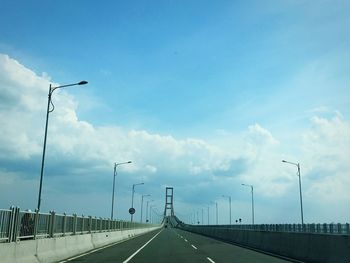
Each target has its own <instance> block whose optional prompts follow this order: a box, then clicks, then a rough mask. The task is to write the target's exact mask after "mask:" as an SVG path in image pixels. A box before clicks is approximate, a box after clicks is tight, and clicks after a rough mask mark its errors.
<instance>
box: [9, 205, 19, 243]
mask: <svg viewBox="0 0 350 263" xmlns="http://www.w3.org/2000/svg"><path fill="white" fill-rule="evenodd" d="M10 210H11V212H10V216H9V217H10V218H9V220H10V224H9V227H8V230H7V231H8V242H14V241H16V235H15V229H16V227H15V224H16V212H17V208H16V207H14V206H11V207H10Z"/></svg>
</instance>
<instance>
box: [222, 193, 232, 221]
mask: <svg viewBox="0 0 350 263" xmlns="http://www.w3.org/2000/svg"><path fill="white" fill-rule="evenodd" d="M222 197H228V204H229V208H230V225H231V223H232V222H231V196H229V195H223V196H222Z"/></svg>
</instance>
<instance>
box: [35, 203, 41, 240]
mask: <svg viewBox="0 0 350 263" xmlns="http://www.w3.org/2000/svg"><path fill="white" fill-rule="evenodd" d="M39 216H40V215H39V210H38V209H35V215H34V233H33V234H34V237H33V239H36V235H37V234H38V227H39Z"/></svg>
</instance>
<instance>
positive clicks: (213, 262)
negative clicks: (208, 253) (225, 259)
mask: <svg viewBox="0 0 350 263" xmlns="http://www.w3.org/2000/svg"><path fill="white" fill-rule="evenodd" d="M207 259H208V260H209V261H210V262H211V263H215V261H214V260H212V259H211V258H208V257H207Z"/></svg>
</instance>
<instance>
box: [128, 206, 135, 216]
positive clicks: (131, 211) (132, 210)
mask: <svg viewBox="0 0 350 263" xmlns="http://www.w3.org/2000/svg"><path fill="white" fill-rule="evenodd" d="M129 214H130V215H133V214H135V208H133V207H131V208H130V209H129Z"/></svg>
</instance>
